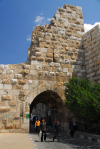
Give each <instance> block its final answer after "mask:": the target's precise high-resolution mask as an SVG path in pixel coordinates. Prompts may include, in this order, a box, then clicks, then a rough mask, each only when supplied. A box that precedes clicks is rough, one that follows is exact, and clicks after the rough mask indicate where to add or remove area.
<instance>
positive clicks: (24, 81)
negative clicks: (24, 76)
mask: <svg viewBox="0 0 100 149" xmlns="http://www.w3.org/2000/svg"><path fill="white" fill-rule="evenodd" d="M18 83H19V84H26V80H19V81H18Z"/></svg>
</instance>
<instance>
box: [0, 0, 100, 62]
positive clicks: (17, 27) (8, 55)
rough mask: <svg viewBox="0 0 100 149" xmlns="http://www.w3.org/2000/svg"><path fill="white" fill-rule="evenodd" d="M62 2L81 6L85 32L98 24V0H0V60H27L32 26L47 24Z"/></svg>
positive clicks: (99, 14) (99, 17)
mask: <svg viewBox="0 0 100 149" xmlns="http://www.w3.org/2000/svg"><path fill="white" fill-rule="evenodd" d="M64 4H68V5H75V6H81V7H82V11H83V18H84V27H85V32H86V31H88V30H89V29H91V28H92V27H93V26H94V25H96V24H100V0H0V64H5V65H6V64H18V63H24V62H25V61H27V50H28V48H30V44H31V35H32V30H33V27H34V26H36V25H45V24H49V23H50V20H51V18H52V17H53V16H54V14H55V12H56V10H58V7H61V6H64Z"/></svg>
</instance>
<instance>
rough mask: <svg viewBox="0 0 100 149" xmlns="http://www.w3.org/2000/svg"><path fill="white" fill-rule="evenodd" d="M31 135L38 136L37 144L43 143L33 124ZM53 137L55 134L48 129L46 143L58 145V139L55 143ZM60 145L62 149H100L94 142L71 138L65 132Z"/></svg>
mask: <svg viewBox="0 0 100 149" xmlns="http://www.w3.org/2000/svg"><path fill="white" fill-rule="evenodd" d="M31 134H34V135H36V138H38V139H34V141H35V142H37V143H39V142H41V140H40V136H38V135H37V134H36V133H35V127H34V125H33V124H31ZM53 136H54V133H53V130H52V128H51V127H48V131H47V141H46V143H47V144H48V143H50V144H53V143H54V144H55V143H56V144H57V143H58V141H57V139H55V141H54V142H53ZM41 143H42V142H41ZM56 144H55V145H56ZM58 144H59V147H61V146H62V149H63V147H64V145H67V146H70V149H72V148H73V149H74V148H75V149H100V145H99V144H97V143H96V142H92V141H91V142H89V141H88V140H82V139H80V138H79V137H76V136H74V137H71V135H70V134H68V133H65V132H61V136H60V142H59V143H58Z"/></svg>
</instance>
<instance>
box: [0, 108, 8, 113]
mask: <svg viewBox="0 0 100 149" xmlns="http://www.w3.org/2000/svg"><path fill="white" fill-rule="evenodd" d="M8 111H10V107H0V112H8Z"/></svg>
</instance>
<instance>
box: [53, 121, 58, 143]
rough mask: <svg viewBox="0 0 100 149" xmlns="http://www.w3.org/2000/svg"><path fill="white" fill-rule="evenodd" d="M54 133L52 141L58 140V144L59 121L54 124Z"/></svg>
mask: <svg viewBox="0 0 100 149" xmlns="http://www.w3.org/2000/svg"><path fill="white" fill-rule="evenodd" d="M54 131H55V135H54V137H53V141H54V139H55V138H57V139H58V142H59V141H60V140H59V138H60V124H59V120H57V121H56V123H55V124H54Z"/></svg>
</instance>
